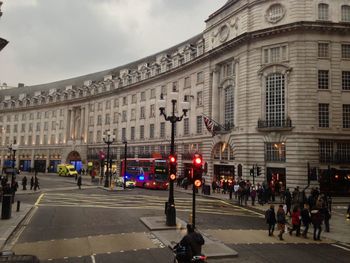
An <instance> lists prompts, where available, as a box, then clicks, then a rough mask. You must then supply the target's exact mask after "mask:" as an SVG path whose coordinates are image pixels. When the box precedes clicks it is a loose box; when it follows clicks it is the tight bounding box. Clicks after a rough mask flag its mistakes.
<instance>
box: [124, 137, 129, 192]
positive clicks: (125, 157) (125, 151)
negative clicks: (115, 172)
mask: <svg viewBox="0 0 350 263" xmlns="http://www.w3.org/2000/svg"><path fill="white" fill-rule="evenodd" d="M123 143H124V174H123V178H124V180H123V181H124V183H123V188H124V190H125V188H126V178H125V177H126V167H127V165H126V161H127V154H128V142H127V140H126V139H125V138H124V139H123Z"/></svg>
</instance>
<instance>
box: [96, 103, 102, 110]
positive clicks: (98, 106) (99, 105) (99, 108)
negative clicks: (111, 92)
mask: <svg viewBox="0 0 350 263" xmlns="http://www.w3.org/2000/svg"><path fill="white" fill-rule="evenodd" d="M97 110H99V111H101V110H102V102H99V103H97Z"/></svg>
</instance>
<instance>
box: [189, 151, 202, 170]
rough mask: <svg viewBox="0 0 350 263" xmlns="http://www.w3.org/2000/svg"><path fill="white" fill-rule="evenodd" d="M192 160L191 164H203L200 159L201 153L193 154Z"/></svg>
mask: <svg viewBox="0 0 350 263" xmlns="http://www.w3.org/2000/svg"><path fill="white" fill-rule="evenodd" d="M192 162H193V164H194V165H195V166H197V167H198V166H202V164H203V159H202V155H200V154H197V153H196V154H195V155H194V157H193V160H192Z"/></svg>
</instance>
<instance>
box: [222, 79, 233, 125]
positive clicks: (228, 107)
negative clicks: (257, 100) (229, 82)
mask: <svg viewBox="0 0 350 263" xmlns="http://www.w3.org/2000/svg"><path fill="white" fill-rule="evenodd" d="M224 92H225V98H224V99H225V105H224V106H225V112H224V114H225V115H224V120H225V125H228V126H229V127H232V126H233V118H234V95H233V86H228V87H226V88H225V90H224Z"/></svg>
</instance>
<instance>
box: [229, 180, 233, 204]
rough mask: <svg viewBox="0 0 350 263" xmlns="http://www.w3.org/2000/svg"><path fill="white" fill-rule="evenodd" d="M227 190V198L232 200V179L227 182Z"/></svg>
mask: <svg viewBox="0 0 350 263" xmlns="http://www.w3.org/2000/svg"><path fill="white" fill-rule="evenodd" d="M228 192H229V198H230V200H232V193H233V183H232V181H230V182H229V184H228Z"/></svg>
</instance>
